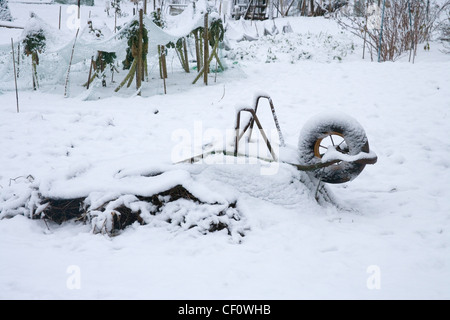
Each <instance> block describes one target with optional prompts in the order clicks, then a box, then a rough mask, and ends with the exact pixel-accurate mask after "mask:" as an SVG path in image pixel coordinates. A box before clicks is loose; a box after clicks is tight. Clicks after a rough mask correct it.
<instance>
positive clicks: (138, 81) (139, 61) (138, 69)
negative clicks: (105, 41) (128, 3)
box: [136, 9, 144, 96]
mask: <svg viewBox="0 0 450 320" xmlns="http://www.w3.org/2000/svg"><path fill="white" fill-rule="evenodd" d="M143 33H144V11H143V10H142V9H141V10H139V38H138V56H137V58H136V60H137V62H136V64H137V65H136V90H139V92H138V95H139V96H140V95H141V91H140V89H141V85H142V71H143V70H142V34H143Z"/></svg>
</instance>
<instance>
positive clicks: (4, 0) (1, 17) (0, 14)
mask: <svg viewBox="0 0 450 320" xmlns="http://www.w3.org/2000/svg"><path fill="white" fill-rule="evenodd" d="M0 21H12V15H11V11H10V10H9V7H8V0H0Z"/></svg>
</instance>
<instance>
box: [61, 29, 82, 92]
mask: <svg viewBox="0 0 450 320" xmlns="http://www.w3.org/2000/svg"><path fill="white" fill-rule="evenodd" d="M78 32H80V28H78V29H77V33H76V35H75V40H74V41H73V46H72V54H71V55H70V61H69V69H68V70H67V77H66V85H65V88H64V97H66V98H67V97H68V89H69V75H70V66H71V65H72V59H73V52H74V51H75V44H76V42H77V37H78Z"/></svg>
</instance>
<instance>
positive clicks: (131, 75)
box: [114, 59, 136, 92]
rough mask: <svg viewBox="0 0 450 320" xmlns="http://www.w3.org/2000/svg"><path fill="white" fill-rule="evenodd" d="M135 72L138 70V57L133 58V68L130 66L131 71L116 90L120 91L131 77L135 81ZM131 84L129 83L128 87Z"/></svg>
mask: <svg viewBox="0 0 450 320" xmlns="http://www.w3.org/2000/svg"><path fill="white" fill-rule="evenodd" d="M135 72H136V59H134V60H133V63H132V65H131V68H130V71H129V72H128V74H127V75H126V77H125V78H124V79H123V80H122V82H121V83H120V84H119V85H118V86H117V88H116V89H114V92H117V91H119V90H120V89H121V88H122V87H123V86H124V85H125V83H126V82H127V81H128V80H129V79H130V78H131V81H133V76H134V73H135ZM130 85H131V83H130ZM130 85H128V87H129V86H130Z"/></svg>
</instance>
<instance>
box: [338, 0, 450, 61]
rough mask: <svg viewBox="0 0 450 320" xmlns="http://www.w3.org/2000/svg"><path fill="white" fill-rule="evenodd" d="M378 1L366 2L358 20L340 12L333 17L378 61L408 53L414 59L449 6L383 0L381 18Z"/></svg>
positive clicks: (418, 0) (414, 1)
mask: <svg viewBox="0 0 450 320" xmlns="http://www.w3.org/2000/svg"><path fill="white" fill-rule="evenodd" d="M378 2H379V1H370V0H368V1H367V2H366V3H365V9H366V10H365V13H364V15H363V16H362V17H358V16H353V15H349V14H346V13H345V12H343V13H342V14H340V15H336V20H337V22H338V23H339V24H340V25H341V26H342V27H344V29H347V30H350V31H351V32H352V33H353V34H355V35H357V36H358V37H360V38H361V39H364V46H365V47H366V46H367V48H368V49H369V52H370V54H371V56H372V58H373V56H374V54H378V55H379V60H380V61H395V60H397V59H398V58H399V57H401V56H402V55H403V54H404V53H405V52H408V51H409V53H410V58H411V55H413V59H414V56H415V54H416V51H417V47H418V45H419V44H424V43H425V48H426V49H429V44H428V41H429V40H430V38H431V34H432V32H433V31H434V29H435V27H436V21H437V19H438V17H439V16H440V14H441V13H442V12H443V11H444V10H446V9H447V8H449V7H450V1H445V2H443V1H440V2H439V3H438V2H437V1H436V0H435V1H429V0H428V1H425V0H395V1H386V7H385V9H384V15H382V8H381V7H380V6H378ZM381 3H383V1H381ZM380 40H381V41H380Z"/></svg>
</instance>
